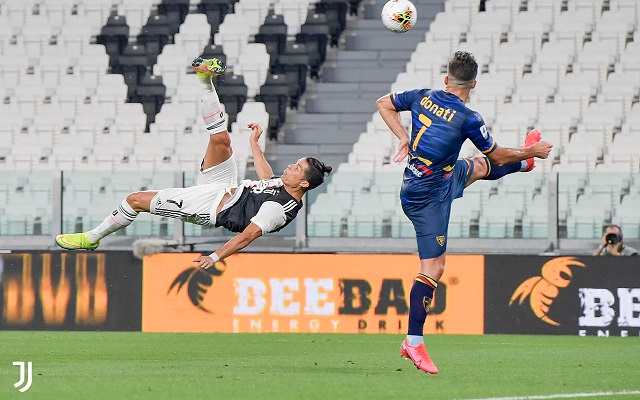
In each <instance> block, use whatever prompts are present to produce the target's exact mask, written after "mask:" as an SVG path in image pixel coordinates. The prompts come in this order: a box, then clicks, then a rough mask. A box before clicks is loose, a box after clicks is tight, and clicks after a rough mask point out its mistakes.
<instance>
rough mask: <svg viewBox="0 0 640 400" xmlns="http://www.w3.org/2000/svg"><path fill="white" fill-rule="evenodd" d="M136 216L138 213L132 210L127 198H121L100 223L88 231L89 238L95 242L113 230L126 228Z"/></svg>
mask: <svg viewBox="0 0 640 400" xmlns="http://www.w3.org/2000/svg"><path fill="white" fill-rule="evenodd" d="M137 216H138V213H137V212H135V211H133V208H131V206H130V205H129V203H127V200H122V203H120V205H119V206H118V208H116V209H115V210H114V211H113V212H112V213H111V214H109V216H108V217H107V218H105V219H104V221H102V223H101V224H100V225H98V226H97V227H96V228H94V229H92V230H90V231H89V232H88V234H89V240H91V241H92V242H94V243H95V242H97V241H99V240H100V239H102V238H103V237H105V236H107V235H110V234H112V233H113V232H115V231H119V230H120V229H123V228H126V227H127V226H128V225H131V223H132V222H133V221H134V220H135V219H136V217H137Z"/></svg>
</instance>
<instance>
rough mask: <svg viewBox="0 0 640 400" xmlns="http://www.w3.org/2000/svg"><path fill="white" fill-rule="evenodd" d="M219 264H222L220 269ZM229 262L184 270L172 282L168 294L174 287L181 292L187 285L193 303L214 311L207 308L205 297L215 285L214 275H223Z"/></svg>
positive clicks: (204, 309) (207, 310)
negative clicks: (205, 267)
mask: <svg viewBox="0 0 640 400" xmlns="http://www.w3.org/2000/svg"><path fill="white" fill-rule="evenodd" d="M218 266H222V267H223V268H222V269H220V268H218ZM226 266H227V264H226V263H225V262H224V260H223V261H220V262H217V263H215V264H213V266H211V267H210V268H207V269H202V268H199V267H189V268H187V269H185V270H184V271H182V272H181V273H180V274H179V275H178V276H177V277H176V278H175V279H174V280H173V282H171V286H169V290H168V291H167V295H169V294H170V293H171V291H172V290H173V288H176V285H177V288H176V293H179V292H180V290H181V289H182V287H183V286H184V285H185V284H186V285H187V297H188V298H189V301H191V304H193V305H194V306H196V307H197V308H199V309H200V310H202V311H206V312H208V313H212V312H213V311H211V310H209V309H207V308H206V307H205V306H204V299H205V296H206V295H207V291H208V290H209V289H210V288H211V286H212V285H213V277H214V276H221V275H222V274H223V273H224V271H225V269H226Z"/></svg>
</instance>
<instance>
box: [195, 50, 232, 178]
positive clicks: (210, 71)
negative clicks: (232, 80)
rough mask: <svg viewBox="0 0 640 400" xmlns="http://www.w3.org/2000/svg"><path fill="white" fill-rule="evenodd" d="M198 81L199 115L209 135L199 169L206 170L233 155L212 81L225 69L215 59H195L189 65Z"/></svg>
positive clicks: (224, 117) (225, 122)
mask: <svg viewBox="0 0 640 400" xmlns="http://www.w3.org/2000/svg"><path fill="white" fill-rule="evenodd" d="M191 65H192V66H193V69H194V71H196V75H197V76H198V79H199V80H200V88H201V89H200V101H201V103H200V104H201V114H202V119H203V120H204V125H205V127H206V128H207V132H208V133H209V144H208V146H207V151H206V152H205V155H204V160H203V162H202V166H201V169H202V170H206V169H208V168H211V167H213V166H216V165H218V164H221V163H223V162H224V161H226V160H228V159H229V158H230V157H231V155H232V154H233V150H232V149H231V138H230V137H229V132H228V131H227V118H226V116H225V114H224V110H223V109H222V104H221V103H220V99H219V98H218V93H217V92H216V88H215V86H214V85H213V82H212V79H213V78H215V77H216V76H218V75H221V74H223V73H224V72H225V71H226V69H227V67H226V66H225V65H224V63H223V62H222V61H221V60H218V59H217V58H212V59H203V58H201V57H196V58H195V59H194V60H193V62H192V63H191Z"/></svg>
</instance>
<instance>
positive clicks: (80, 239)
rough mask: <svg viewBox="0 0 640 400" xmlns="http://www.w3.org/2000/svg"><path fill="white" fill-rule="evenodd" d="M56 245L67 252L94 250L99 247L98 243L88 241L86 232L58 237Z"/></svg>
mask: <svg viewBox="0 0 640 400" xmlns="http://www.w3.org/2000/svg"><path fill="white" fill-rule="evenodd" d="M56 243H57V244H58V246H60V247H62V248H63V249H67V250H95V249H97V248H98V246H99V245H100V241H97V242H92V241H90V240H89V234H88V233H87V232H82V233H66V234H63V235H58V236H56Z"/></svg>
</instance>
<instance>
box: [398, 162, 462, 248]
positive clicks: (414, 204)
mask: <svg viewBox="0 0 640 400" xmlns="http://www.w3.org/2000/svg"><path fill="white" fill-rule="evenodd" d="M411 173H412V172H411V171H406V172H405V181H404V183H403V185H402V189H401V190H400V203H401V204H402V210H403V211H404V213H405V215H406V216H407V217H409V219H410V220H411V222H412V223H413V227H414V229H415V231H416V239H417V241H418V254H419V255H420V259H421V260H424V259H428V258H435V257H438V256H440V255H442V254H444V252H445V251H446V250H447V234H448V231H449V216H450V214H451V203H452V202H453V200H455V199H457V198H458V197H462V193H463V191H464V188H465V186H466V184H467V181H468V180H469V177H470V176H471V174H472V173H473V161H472V160H470V159H465V158H461V159H459V160H457V161H456V164H455V167H454V169H453V174H452V175H451V177H450V178H448V179H443V180H442V181H440V182H438V186H434V187H433V188H427V189H424V188H417V187H416V186H418V185H412V184H411V182H412V180H413V179H411V178H412V177H411V175H410V174H411ZM407 178H409V179H407Z"/></svg>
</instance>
